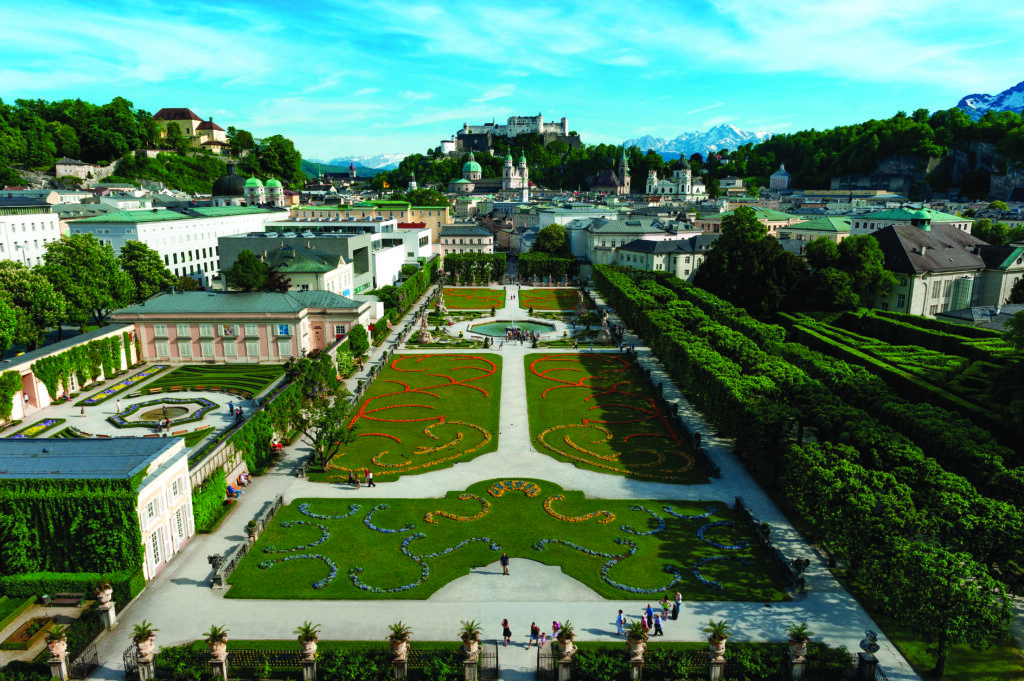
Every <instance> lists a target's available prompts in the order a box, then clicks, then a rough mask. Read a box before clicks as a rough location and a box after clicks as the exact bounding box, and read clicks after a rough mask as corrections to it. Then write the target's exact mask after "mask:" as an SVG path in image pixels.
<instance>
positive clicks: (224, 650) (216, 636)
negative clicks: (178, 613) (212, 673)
mask: <svg viewBox="0 0 1024 681" xmlns="http://www.w3.org/2000/svg"><path fill="white" fill-rule="evenodd" d="M203 636H205V637H206V645H207V646H209V648H210V659H212V660H214V661H215V662H223V661H224V660H225V659H226V658H227V656H228V629H227V627H219V626H217V625H216V624H214V625H211V626H210V630H209V631H208V632H206V633H205V634H203Z"/></svg>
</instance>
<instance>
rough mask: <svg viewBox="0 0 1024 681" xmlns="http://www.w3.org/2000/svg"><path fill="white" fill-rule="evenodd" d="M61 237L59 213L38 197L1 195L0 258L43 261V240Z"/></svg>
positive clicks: (44, 250) (25, 262)
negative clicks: (24, 197) (26, 197)
mask: <svg viewBox="0 0 1024 681" xmlns="http://www.w3.org/2000/svg"><path fill="white" fill-rule="evenodd" d="M59 239H60V217H59V216H58V215H57V214H56V213H54V212H53V208H52V207H51V206H50V204H48V203H44V202H43V201H41V200H38V199H21V198H6V197H4V198H0V260H13V261H15V262H20V263H23V264H25V265H27V266H29V267H35V266H36V265H41V264H43V253H45V252H46V244H48V243H50V242H51V241H57V240H59Z"/></svg>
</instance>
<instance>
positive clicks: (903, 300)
mask: <svg viewBox="0 0 1024 681" xmlns="http://www.w3.org/2000/svg"><path fill="white" fill-rule="evenodd" d="M906 304H907V296H906V294H905V293H901V294H899V295H898V296H896V309H897V310H902V309H903V308H904V306H905V305H906Z"/></svg>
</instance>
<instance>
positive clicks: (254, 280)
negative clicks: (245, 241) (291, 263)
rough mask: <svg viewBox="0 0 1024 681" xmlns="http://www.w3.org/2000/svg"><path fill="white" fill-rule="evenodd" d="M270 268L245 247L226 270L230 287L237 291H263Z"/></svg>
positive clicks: (225, 277)
mask: <svg viewBox="0 0 1024 681" xmlns="http://www.w3.org/2000/svg"><path fill="white" fill-rule="evenodd" d="M269 269H270V268H269V267H267V265H266V264H265V263H264V262H263V261H262V260H260V259H259V258H258V257H256V254H255V253H253V252H252V251H250V250H249V249H247V248H246V249H243V250H242V252H241V253H239V254H238V258H236V259H235V262H234V264H233V265H231V267H229V268H227V269H226V270H224V281H226V282H227V285H228V288H232V289H234V290H236V291H245V292H252V291H262V290H263V287H264V285H265V284H266V283H267V271H268V270H269Z"/></svg>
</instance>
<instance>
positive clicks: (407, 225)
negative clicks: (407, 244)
mask: <svg viewBox="0 0 1024 681" xmlns="http://www.w3.org/2000/svg"><path fill="white" fill-rule="evenodd" d="M426 228H427V223H425V222H399V223H398V229H426Z"/></svg>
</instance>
